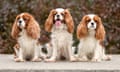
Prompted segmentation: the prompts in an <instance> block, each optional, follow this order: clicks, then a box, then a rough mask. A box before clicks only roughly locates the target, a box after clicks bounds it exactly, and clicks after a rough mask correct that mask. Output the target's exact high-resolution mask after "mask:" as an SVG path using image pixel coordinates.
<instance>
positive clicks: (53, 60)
mask: <svg viewBox="0 0 120 72" xmlns="http://www.w3.org/2000/svg"><path fill="white" fill-rule="evenodd" d="M45 62H56V60H55V59H54V58H50V59H45Z"/></svg>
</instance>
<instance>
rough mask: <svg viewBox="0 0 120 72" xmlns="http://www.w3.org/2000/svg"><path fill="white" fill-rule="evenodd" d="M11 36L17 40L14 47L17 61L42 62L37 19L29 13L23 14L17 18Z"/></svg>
mask: <svg viewBox="0 0 120 72" xmlns="http://www.w3.org/2000/svg"><path fill="white" fill-rule="evenodd" d="M11 35H12V37H13V38H14V39H16V40H17V42H18V43H17V44H16V45H15V46H14V49H15V53H16V55H15V56H16V58H15V61H17V62H22V61H25V60H31V61H41V59H40V58H39V53H40V50H39V46H40V45H39V44H38V39H39V38H40V27H39V24H38V23H37V21H36V20H35V18H34V17H33V16H32V15H30V14H29V13H21V14H19V15H18V16H17V17H16V20H15V22H14V24H13V27H12V32H11Z"/></svg>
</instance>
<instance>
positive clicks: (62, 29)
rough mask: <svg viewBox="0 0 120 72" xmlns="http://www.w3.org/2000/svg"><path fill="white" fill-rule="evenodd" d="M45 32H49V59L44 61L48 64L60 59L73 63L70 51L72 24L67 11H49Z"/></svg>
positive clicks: (60, 9) (58, 9) (59, 9)
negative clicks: (50, 52)
mask: <svg viewBox="0 0 120 72" xmlns="http://www.w3.org/2000/svg"><path fill="white" fill-rule="evenodd" d="M45 30H46V31H47V32H51V47H50V46H49V48H50V49H52V50H50V49H48V52H49V51H52V54H51V57H50V58H49V59H46V60H45V61H48V62H55V61H56V60H60V59H61V58H65V59H67V60H70V61H74V60H75V58H74V56H73V51H72V33H73V31H74V23H73V19H72V16H71V14H70V12H69V10H68V9H63V8H57V9H53V10H51V12H50V14H49V16H48V18H47V20H46V22H45Z"/></svg>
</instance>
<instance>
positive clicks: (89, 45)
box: [79, 31, 99, 54]
mask: <svg viewBox="0 0 120 72" xmlns="http://www.w3.org/2000/svg"><path fill="white" fill-rule="evenodd" d="M97 43H99V42H98V40H97V39H96V38H95V31H91V32H89V34H88V36H86V37H85V38H82V39H80V44H79V51H80V53H81V54H90V53H93V52H94V50H95V49H96V47H97V45H98V44H97Z"/></svg>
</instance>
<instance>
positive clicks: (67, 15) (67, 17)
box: [64, 9, 74, 33]
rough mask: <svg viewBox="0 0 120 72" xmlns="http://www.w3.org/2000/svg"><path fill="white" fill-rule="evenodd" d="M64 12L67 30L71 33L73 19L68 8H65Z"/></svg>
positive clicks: (72, 30)
mask: <svg viewBox="0 0 120 72" xmlns="http://www.w3.org/2000/svg"><path fill="white" fill-rule="evenodd" d="M64 14H65V22H66V24H67V27H68V32H69V33H73V32H74V22H73V19H72V16H71V14H70V12H69V10H68V9H65V11H64Z"/></svg>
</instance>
